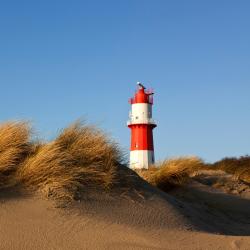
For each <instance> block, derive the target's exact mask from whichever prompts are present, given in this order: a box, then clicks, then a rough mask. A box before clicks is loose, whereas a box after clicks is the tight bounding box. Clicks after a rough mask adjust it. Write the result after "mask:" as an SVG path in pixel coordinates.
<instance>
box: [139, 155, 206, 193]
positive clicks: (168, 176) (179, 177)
mask: <svg viewBox="0 0 250 250" xmlns="http://www.w3.org/2000/svg"><path fill="white" fill-rule="evenodd" d="M204 165H205V164H204V163H203V161H202V160H201V159H200V158H198V157H179V158H173V159H169V160H165V161H163V162H161V163H159V164H157V165H155V166H152V167H150V169H149V170H140V171H138V174H139V175H140V176H141V177H142V178H144V179H145V180H146V181H148V182H149V183H150V184H152V185H153V186H156V187H158V188H159V189H161V190H163V191H169V190H170V189H172V188H174V187H176V186H180V185H183V184H185V183H186V182H187V181H188V180H189V179H190V178H189V176H190V175H191V174H194V173H195V172H196V171H198V170H199V169H202V168H203V167H204Z"/></svg>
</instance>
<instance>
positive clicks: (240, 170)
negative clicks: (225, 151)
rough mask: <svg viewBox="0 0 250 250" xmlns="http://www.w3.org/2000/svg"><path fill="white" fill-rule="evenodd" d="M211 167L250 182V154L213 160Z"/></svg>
mask: <svg viewBox="0 0 250 250" xmlns="http://www.w3.org/2000/svg"><path fill="white" fill-rule="evenodd" d="M212 167H213V168H215V169H220V170H223V171H225V172H226V173H229V174H232V175H233V176H234V177H235V178H236V179H238V180H241V181H244V182H247V183H249V184H250V156H242V157H239V158H235V157H231V158H224V159H222V160H220V161H218V162H215V163H214V164H213V165H212Z"/></svg>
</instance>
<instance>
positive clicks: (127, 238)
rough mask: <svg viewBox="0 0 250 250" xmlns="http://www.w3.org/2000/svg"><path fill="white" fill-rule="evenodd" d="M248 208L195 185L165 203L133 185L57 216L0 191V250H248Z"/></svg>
mask: <svg viewBox="0 0 250 250" xmlns="http://www.w3.org/2000/svg"><path fill="white" fill-rule="evenodd" d="M137 181H138V180H137ZM249 208H250V200H247V199H242V198H239V197H236V196H233V195H228V194H226V193H223V192H222V191H218V190H215V189H213V188H212V187H209V186H207V185H204V184H201V183H200V182H196V181H194V182H192V183H191V184H189V185H188V186H186V187H183V188H180V189H178V190H175V191H174V192H172V194H170V195H167V194H165V193H162V192H160V191H158V190H156V189H154V188H152V187H150V186H149V185H147V184H146V183H144V182H142V181H138V183H137V185H136V186H134V188H133V189H132V190H125V191H119V192H114V193H112V194H105V193H103V192H93V191H92V192H88V193H86V195H85V198H84V199H82V200H81V202H77V203H75V204H74V205H73V206H71V207H70V208H69V207H68V208H64V209H61V208H55V204H54V203H52V202H50V201H45V200H43V199H41V198H39V197H34V196H26V195H23V194H19V193H18V192H16V190H12V191H10V190H5V191H3V190H2V191H1V194H0V249H32V250H33V249H213V250H214V249H223V250H225V249H250V211H248V210H250V209H249Z"/></svg>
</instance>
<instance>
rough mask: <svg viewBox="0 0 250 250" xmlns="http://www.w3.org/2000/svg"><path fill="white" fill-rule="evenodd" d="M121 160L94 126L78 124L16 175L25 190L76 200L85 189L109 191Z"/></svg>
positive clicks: (23, 166) (40, 151)
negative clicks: (98, 188)
mask: <svg viewBox="0 0 250 250" xmlns="http://www.w3.org/2000/svg"><path fill="white" fill-rule="evenodd" d="M122 160H123V156H122V153H121V152H120V150H119V148H118V146H117V144H115V143H114V142H112V141H110V139H109V138H108V137H107V136H106V135H105V134H104V133H103V132H101V131H100V130H98V129H97V128H95V127H94V126H89V125H86V124H83V123H80V122H77V123H75V124H73V125H71V126H70V127H68V128H66V129H64V130H63V131H62V133H61V134H60V135H59V136H58V137H57V138H56V139H55V140H54V141H52V142H50V143H47V144H45V145H43V146H41V147H40V148H39V149H38V151H37V153H36V154H34V155H33V156H31V157H29V158H28V159H27V160H26V162H25V163H24V164H23V165H22V167H21V168H20V169H19V170H18V172H17V178H18V179H19V181H20V182H21V183H23V184H24V185H25V186H26V187H28V188H31V189H38V190H40V191H42V192H43V193H45V194H46V195H47V196H52V197H54V198H59V199H61V200H73V199H78V196H79V195H80V193H81V192H82V191H83V190H84V188H86V187H88V188H90V187H100V188H104V189H109V188H110V187H111V186H112V185H113V184H114V183H115V182H116V174H117V167H118V165H119V164H120V163H121V162H122Z"/></svg>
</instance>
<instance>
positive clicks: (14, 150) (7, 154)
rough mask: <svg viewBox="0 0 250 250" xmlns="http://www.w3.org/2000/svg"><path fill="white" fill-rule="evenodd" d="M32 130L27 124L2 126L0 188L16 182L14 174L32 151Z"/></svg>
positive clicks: (18, 123) (15, 123)
mask: <svg viewBox="0 0 250 250" xmlns="http://www.w3.org/2000/svg"><path fill="white" fill-rule="evenodd" d="M30 134H31V129H30V126H29V124H28V123H27V122H6V123H2V124H0V187H6V186H9V185H11V184H13V183H14V182H15V180H14V178H13V173H14V172H15V171H16V170H17V168H18V167H19V166H20V164H21V163H22V162H23V161H24V160H25V158H26V157H27V155H28V154H29V153H30V151H31V150H32V147H33V146H32V142H31V136H30Z"/></svg>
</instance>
